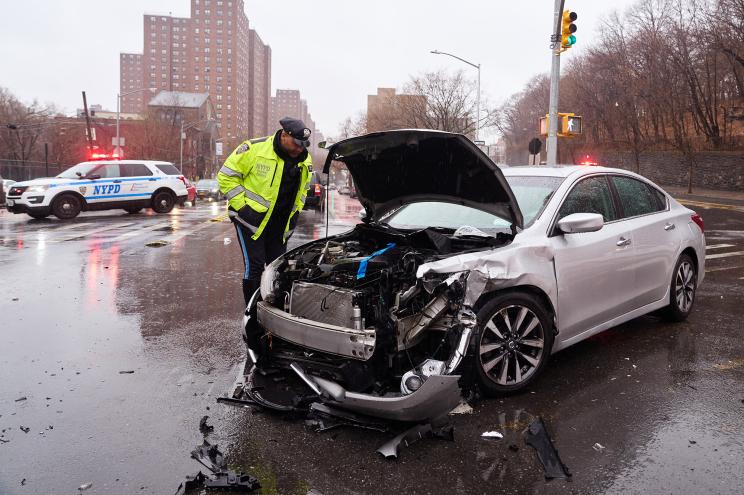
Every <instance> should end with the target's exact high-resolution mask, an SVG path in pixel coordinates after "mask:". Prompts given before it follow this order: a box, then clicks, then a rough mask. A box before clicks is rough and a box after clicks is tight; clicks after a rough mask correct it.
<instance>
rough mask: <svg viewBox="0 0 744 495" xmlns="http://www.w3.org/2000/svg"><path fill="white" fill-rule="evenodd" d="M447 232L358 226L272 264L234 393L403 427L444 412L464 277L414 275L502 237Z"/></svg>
mask: <svg viewBox="0 0 744 495" xmlns="http://www.w3.org/2000/svg"><path fill="white" fill-rule="evenodd" d="M452 234H453V233H452V232H446V231H441V230H437V229H423V230H417V231H399V230H394V229H390V228H387V227H385V226H381V225H369V224H360V225H358V226H357V227H356V228H355V229H354V230H352V231H351V232H349V233H347V234H342V235H339V236H335V237H331V238H328V239H324V240H321V241H316V242H313V243H310V244H306V245H304V246H302V247H300V248H297V249H295V250H293V251H291V252H289V253H287V254H286V255H284V256H283V257H281V258H280V259H278V260H277V261H275V262H274V263H272V264H271V265H269V266H268V267H267V268H266V271H265V272H264V276H263V279H262V284H261V290H260V293H259V292H257V293H256V294H255V295H254V297H253V299H252V301H251V303H250V304H249V306H248V308H247V309H246V315H245V319H244V328H245V334H244V339H245V342H246V345H247V347H248V357H249V358H248V360H247V364H246V368H245V373H244V377H243V378H242V379H241V380H239V383H238V386H237V387H236V391H235V392H234V393H233V395H234V398H236V399H241V398H242V399H246V400H248V401H250V402H253V403H257V404H259V405H261V406H264V407H269V408H272V409H276V410H280V411H307V410H308V409H309V408H310V405H311V404H313V403H322V404H325V405H328V406H331V407H333V408H338V409H342V410H345V411H350V412H353V413H356V414H361V415H364V416H369V417H374V418H382V419H385V420H395V421H410V422H421V421H427V420H432V419H436V418H438V417H441V416H443V415H445V414H446V413H447V412H449V411H450V410H452V409H453V408H454V407H455V406H456V405H457V404H458V403H459V402H460V401H461V397H462V385H463V383H462V382H463V380H461V370H462V368H463V366H462V363H463V358H464V357H465V356H466V354H467V353H468V347H469V345H470V342H471V335H473V332H474V331H475V327H476V318H475V314H474V313H473V311H472V308H471V307H470V306H469V305H467V304H465V301H466V299H467V298H466V286H467V279H468V272H456V273H451V274H430V275H427V276H423V277H421V278H418V277H417V276H416V273H417V270H418V268H419V266H421V265H422V264H425V263H429V262H432V261H436V260H440V259H445V258H447V257H451V256H454V255H456V254H459V253H465V252H473V251H478V250H483V249H493V248H494V247H498V246H499V245H504V244H507V243H508V242H509V241H510V236H507V235H504V236H498V237H489V238H482V237H481V238H477V237H467V238H458V237H457V236H453V235H452Z"/></svg>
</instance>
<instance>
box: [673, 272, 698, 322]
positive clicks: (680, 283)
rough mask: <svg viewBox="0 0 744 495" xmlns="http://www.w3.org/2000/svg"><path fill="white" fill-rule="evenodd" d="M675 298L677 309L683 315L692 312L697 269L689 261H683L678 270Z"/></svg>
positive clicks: (675, 279) (675, 282)
mask: <svg viewBox="0 0 744 495" xmlns="http://www.w3.org/2000/svg"><path fill="white" fill-rule="evenodd" d="M674 296H675V298H676V300H677V308H678V309H679V310H680V311H682V312H683V313H687V312H688V311H690V308H691V307H692V303H693V301H694V299H695V268H694V267H693V266H692V264H691V263H690V262H689V261H683V262H682V263H680V264H679V268H677V275H676V276H675V278H674Z"/></svg>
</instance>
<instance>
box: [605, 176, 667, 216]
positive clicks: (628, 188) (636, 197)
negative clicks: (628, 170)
mask: <svg viewBox="0 0 744 495" xmlns="http://www.w3.org/2000/svg"><path fill="white" fill-rule="evenodd" d="M612 183H613V184H614V185H615V189H616V190H617V194H618V196H619V197H620V203H621V204H622V205H623V218H629V217H636V216H639V215H648V214H649V213H654V212H657V211H662V210H664V209H665V208H666V200H664V202H663V203H662V202H661V201H659V198H658V197H657V196H656V195H655V194H654V193H653V192H652V190H651V187H650V186H648V185H647V184H646V183H645V182H641V181H639V180H637V179H634V178H632V177H621V176H619V175H616V176H613V177H612ZM662 205H663V206H662Z"/></svg>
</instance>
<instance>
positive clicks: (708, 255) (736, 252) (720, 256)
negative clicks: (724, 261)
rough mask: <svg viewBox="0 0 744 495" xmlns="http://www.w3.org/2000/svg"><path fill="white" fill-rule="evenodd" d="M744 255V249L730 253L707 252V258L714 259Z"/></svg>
mask: <svg viewBox="0 0 744 495" xmlns="http://www.w3.org/2000/svg"><path fill="white" fill-rule="evenodd" d="M741 255H744V251H732V252H730V253H720V254H707V255H705V259H706V260H714V259H717V258H728V257H729V256H741Z"/></svg>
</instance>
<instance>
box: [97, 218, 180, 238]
mask: <svg viewBox="0 0 744 495" xmlns="http://www.w3.org/2000/svg"><path fill="white" fill-rule="evenodd" d="M170 224H171V223H170V221H168V222H161V223H156V224H155V225H151V226H149V227H145V228H142V229H137V230H132V231H131V232H125V233H124V234H121V235H119V236H116V237H113V238H111V239H104V242H118V241H123V240H125V239H131V238H132V237H136V236H138V235H140V234H145V233H147V232H152V231H153V230H157V229H161V228H163V227H167V226H168V225H170Z"/></svg>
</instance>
